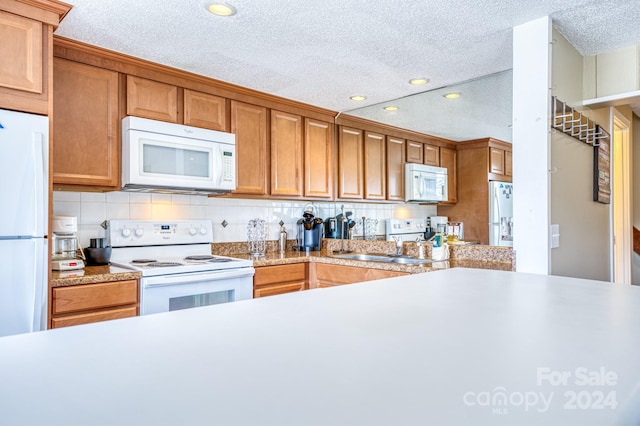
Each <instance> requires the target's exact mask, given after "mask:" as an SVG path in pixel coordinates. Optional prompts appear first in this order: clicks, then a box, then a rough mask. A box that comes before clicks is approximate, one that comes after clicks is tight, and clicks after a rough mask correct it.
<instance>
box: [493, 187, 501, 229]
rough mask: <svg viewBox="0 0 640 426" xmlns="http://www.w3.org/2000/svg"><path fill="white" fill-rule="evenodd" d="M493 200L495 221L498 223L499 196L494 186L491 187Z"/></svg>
mask: <svg viewBox="0 0 640 426" xmlns="http://www.w3.org/2000/svg"><path fill="white" fill-rule="evenodd" d="M493 202H494V203H495V206H496V217H495V218H496V219H497V220H496V223H500V218H501V217H502V215H501V214H500V198H499V195H498V191H497V190H496V188H495V187H494V188H493Z"/></svg>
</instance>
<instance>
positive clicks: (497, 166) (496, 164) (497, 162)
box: [489, 147, 504, 175]
mask: <svg viewBox="0 0 640 426" xmlns="http://www.w3.org/2000/svg"><path fill="white" fill-rule="evenodd" d="M489 162H490V163H489V173H496V174H500V175H503V174H504V150H503V149H500V148H492V147H490V148H489Z"/></svg>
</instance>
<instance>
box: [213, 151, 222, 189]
mask: <svg viewBox="0 0 640 426" xmlns="http://www.w3.org/2000/svg"><path fill="white" fill-rule="evenodd" d="M221 149H222V148H221V147H218V148H217V149H216V150H214V152H213V153H212V155H215V157H216V158H215V163H216V165H215V170H214V171H213V173H212V176H211V177H212V178H213V180H214V181H215V183H216V185H221V184H222V175H223V171H222V167H223V165H222V152H221Z"/></svg>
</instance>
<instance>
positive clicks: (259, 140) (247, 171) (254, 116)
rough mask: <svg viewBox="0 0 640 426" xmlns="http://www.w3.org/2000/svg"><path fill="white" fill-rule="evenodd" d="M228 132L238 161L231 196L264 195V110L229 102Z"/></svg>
mask: <svg viewBox="0 0 640 426" xmlns="http://www.w3.org/2000/svg"><path fill="white" fill-rule="evenodd" d="M231 133H234V134H235V135H236V157H237V159H238V169H237V171H236V175H237V185H236V190H235V191H234V193H237V194H256V195H265V194H266V193H267V189H268V178H269V169H268V152H267V109H266V108H264V107H260V106H256V105H251V104H246V103H244V102H238V101H231Z"/></svg>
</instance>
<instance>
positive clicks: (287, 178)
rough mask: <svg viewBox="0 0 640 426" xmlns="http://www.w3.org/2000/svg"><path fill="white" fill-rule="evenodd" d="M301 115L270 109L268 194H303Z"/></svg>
mask: <svg viewBox="0 0 640 426" xmlns="http://www.w3.org/2000/svg"><path fill="white" fill-rule="evenodd" d="M303 161H304V158H303V153H302V117H300V116H299V115H294V114H289V113H286V112H282V111H275V110H271V195H294V196H300V195H302V167H303Z"/></svg>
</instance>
